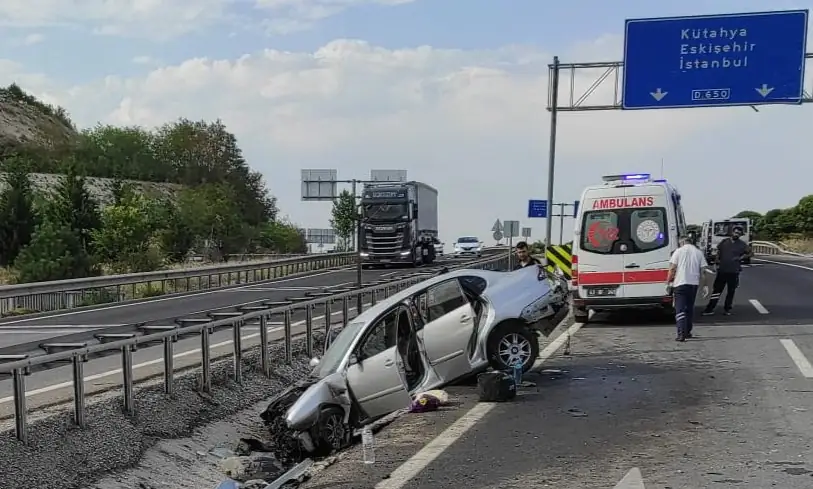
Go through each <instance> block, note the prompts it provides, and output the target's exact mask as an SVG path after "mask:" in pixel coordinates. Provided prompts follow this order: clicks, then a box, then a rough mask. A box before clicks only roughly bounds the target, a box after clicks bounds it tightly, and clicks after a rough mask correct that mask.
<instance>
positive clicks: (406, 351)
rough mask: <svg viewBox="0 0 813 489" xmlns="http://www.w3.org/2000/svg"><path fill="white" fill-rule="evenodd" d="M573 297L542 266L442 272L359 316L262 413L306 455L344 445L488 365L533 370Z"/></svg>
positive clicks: (558, 280)
mask: <svg viewBox="0 0 813 489" xmlns="http://www.w3.org/2000/svg"><path fill="white" fill-rule="evenodd" d="M567 299H568V287H567V282H566V281H565V280H564V279H563V278H562V277H561V276H559V275H556V274H550V273H548V272H546V271H545V270H544V269H543V268H541V267H526V268H522V269H519V270H516V271H513V272H496V271H486V270H469V269H465V270H457V271H454V272H449V273H445V274H441V275H439V276H436V277H433V278H431V279H429V280H426V281H424V282H421V283H419V284H417V285H414V286H412V287H410V288H408V289H405V290H403V291H401V292H399V293H396V294H394V295H393V296H391V297H389V298H387V299H386V300H384V301H382V302H379V303H378V304H376V305H375V306H372V307H371V308H370V309H368V310H367V311H365V312H364V313H362V314H361V315H359V316H358V317H356V318H355V319H353V320H352V321H351V322H350V323H349V324H347V325H346V326H345V327H344V328H343V329H342V330H341V331H340V332H339V333H338V335H336V336H335V339H333V341H331V343H330V345H329V347H328V349H327V351H326V352H325V354H324V356H323V357H322V358H321V359H319V358H314V359H313V360H312V361H311V365H313V366H314V369H313V372H312V373H311V377H310V379H308V380H307V381H305V382H302V383H301V384H299V385H297V386H293V387H292V388H291V389H289V391H288V392H287V393H286V394H284V395H281V396H279V397H278V398H277V399H275V400H274V401H272V403H271V404H270V405H269V406H268V409H267V410H266V411H265V412H264V413H263V416H262V417H263V419H264V420H265V421H266V423H267V424H271V425H274V426H273V427H272V431H277V433H279V431H278V428H282V426H281V425H283V424H284V426H285V428H286V429H287V430H286V431H287V432H288V434H289V435H290V436H293V437H294V438H296V440H297V442H296V443H298V444H299V448H301V449H302V451H304V452H307V453H312V454H326V453H329V452H330V451H332V450H336V449H341V448H344V447H345V446H347V445H348V444H349V443H350V440H351V434H352V431H353V428H354V427H358V426H361V425H363V424H366V423H367V422H370V421H372V420H375V419H377V418H380V417H381V416H384V415H387V414H389V413H392V412H394V411H397V410H398V409H401V408H404V407H406V406H408V405H409V404H410V402H411V401H412V395H413V394H415V393H417V392H421V391H425V390H429V389H435V388H439V387H442V386H444V385H446V384H449V383H450V382H453V381H454V380H457V379H459V378H461V377H465V376H468V375H470V374H473V373H476V372H479V371H482V370H485V369H487V368H488V367H489V366H491V367H493V368H495V369H508V368H511V367H512V366H513V365H515V364H516V363H517V362H519V363H521V364H522V366H523V369H524V370H526V371H527V370H528V369H530V368H531V366H532V365H533V363H534V361H535V360H536V358H537V356H538V355H539V343H538V338H537V336H538V335H545V336H547V335H548V334H550V332H551V331H552V330H553V329H554V327H555V321H554V318H555V317H557V316H559V314H558V313H559V311H560V310H563V309H564V308H565V306H566V304H567ZM280 418H282V419H280ZM283 420H284V421H283Z"/></svg>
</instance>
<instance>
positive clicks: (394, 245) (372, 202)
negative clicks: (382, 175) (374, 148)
mask: <svg viewBox="0 0 813 489" xmlns="http://www.w3.org/2000/svg"><path fill="white" fill-rule="evenodd" d="M438 243H440V240H439V239H438V191H437V190H435V188H434V187H431V186H429V185H427V184H425V183H421V182H414V181H413V182H377V183H368V184H365V185H364V190H363V192H362V194H361V224H360V232H359V251H360V253H361V259H362V266H364V267H365V268H367V267H369V266H372V265H398V264H407V265H411V266H419V265H423V264H430V263H432V262H434V261H435V256H436V251H435V245H436V244H438Z"/></svg>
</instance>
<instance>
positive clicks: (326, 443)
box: [311, 406, 351, 457]
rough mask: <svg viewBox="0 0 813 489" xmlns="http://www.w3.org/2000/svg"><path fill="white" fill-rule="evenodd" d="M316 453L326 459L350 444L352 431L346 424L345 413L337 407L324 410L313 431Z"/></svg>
mask: <svg viewBox="0 0 813 489" xmlns="http://www.w3.org/2000/svg"><path fill="white" fill-rule="evenodd" d="M311 431H312V432H311V435H312V436H313V441H314V444H315V445H316V451H315V452H314V455H315V456H317V457H324V456H327V455H330V454H331V453H333V452H337V451H339V450H342V449H344V448H346V447H347V446H348V445H349V444H350V436H351V430H350V427H349V426H347V425H345V424H344V411H342V410H341V409H340V408H337V407H333V406H331V407H326V408H322V410H321V411H320V412H319V420H318V421H317V422H316V426H314V427H313V429H312V430H311Z"/></svg>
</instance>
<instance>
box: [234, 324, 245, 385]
mask: <svg viewBox="0 0 813 489" xmlns="http://www.w3.org/2000/svg"><path fill="white" fill-rule="evenodd" d="M242 334H243V320H242V319H238V320H236V321H234V324H232V346H234V358H233V360H234V381H235V382H237V383H238V384H242V383H243V336H242Z"/></svg>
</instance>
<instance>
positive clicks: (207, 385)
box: [200, 328, 212, 393]
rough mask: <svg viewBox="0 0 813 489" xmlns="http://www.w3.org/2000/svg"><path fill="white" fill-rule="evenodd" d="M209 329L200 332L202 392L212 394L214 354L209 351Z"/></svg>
mask: <svg viewBox="0 0 813 489" xmlns="http://www.w3.org/2000/svg"><path fill="white" fill-rule="evenodd" d="M209 333H210V331H209V328H203V329H202V330H200V360H201V369H200V390H201V391H203V392H206V393H209V392H212V352H211V351H209Z"/></svg>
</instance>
